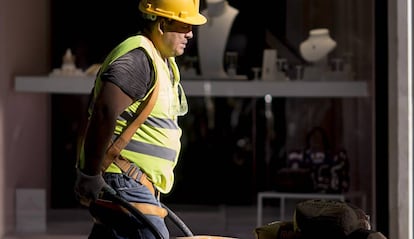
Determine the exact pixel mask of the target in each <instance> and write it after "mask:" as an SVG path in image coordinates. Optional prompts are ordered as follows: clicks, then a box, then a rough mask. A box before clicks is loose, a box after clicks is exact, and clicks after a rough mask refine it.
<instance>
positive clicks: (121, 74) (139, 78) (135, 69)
mask: <svg viewBox="0 0 414 239" xmlns="http://www.w3.org/2000/svg"><path fill="white" fill-rule="evenodd" d="M150 61H151V59H150V58H149V56H148V55H147V54H146V52H145V51H144V50H143V49H142V48H136V49H133V50H131V51H130V52H128V53H126V54H125V55H123V56H121V57H119V58H118V59H116V60H115V61H114V62H112V64H110V65H109V66H108V68H107V69H106V71H105V72H103V73H102V75H101V80H102V81H108V82H111V83H113V84H115V85H117V86H118V87H119V88H121V90H122V91H124V92H125V94H127V95H129V97H131V98H132V99H133V100H134V101H136V100H138V99H141V98H143V97H144V96H145V94H146V93H147V91H148V90H149V89H150V87H151V85H152V81H153V80H152V79H153V74H154V70H153V68H152V63H150Z"/></svg>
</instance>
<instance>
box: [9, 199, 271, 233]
mask: <svg viewBox="0 0 414 239" xmlns="http://www.w3.org/2000/svg"><path fill="white" fill-rule="evenodd" d="M168 207H169V208H170V209H171V210H172V211H173V212H174V213H175V214H176V215H177V216H178V217H179V218H180V219H181V220H182V221H183V222H184V223H185V224H186V226H187V227H188V228H189V229H190V230H191V231H192V232H193V234H194V235H210V236H222V237H234V238H239V239H254V238H255V235H254V229H255V228H256V223H257V222H256V220H257V211H256V205H252V206H227V205H218V206H205V205H168ZM277 212H278V208H275V207H270V208H269V207H268V208H265V210H264V217H263V222H264V223H266V222H271V221H273V220H274V219H275V218H277ZM167 222H168V225H169V228H170V232H171V237H176V236H184V234H183V233H182V232H181V231H180V230H179V229H178V227H176V226H175V225H174V224H173V223H172V222H171V221H167ZM47 223H48V226H47V228H48V229H47V233H46V234H47V235H45V236H44V237H42V236H41V235H38V236H37V237H36V235H32V236H31V237H25V236H24V235H20V236H19V235H17V236H12V237H8V239H12V238H13V239H14V238H30V239H35V238H36V239H37V238H48V239H49V238H50V239H52V238H53V239H55V238H56V239H58V238H59V239H86V238H87V235H88V233H89V230H90V228H91V223H92V218H91V217H90V216H89V214H88V212H87V211H86V210H84V209H71V210H52V211H50V212H48V222H47Z"/></svg>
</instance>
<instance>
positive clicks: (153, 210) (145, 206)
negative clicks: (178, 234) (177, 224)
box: [95, 155, 168, 221]
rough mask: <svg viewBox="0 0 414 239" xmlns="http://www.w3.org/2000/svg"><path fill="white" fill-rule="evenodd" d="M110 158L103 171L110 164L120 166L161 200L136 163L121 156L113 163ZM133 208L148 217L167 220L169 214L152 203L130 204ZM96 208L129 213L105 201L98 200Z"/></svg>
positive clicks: (105, 162)
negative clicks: (153, 216) (152, 216)
mask: <svg viewBox="0 0 414 239" xmlns="http://www.w3.org/2000/svg"><path fill="white" fill-rule="evenodd" d="M107 159H108V157H106V158H105V161H104V166H103V167H102V170H103V171H105V169H106V168H107V166H109V164H110V163H114V164H115V165H116V166H118V167H119V168H120V169H121V171H122V172H123V173H124V174H125V175H127V176H129V177H131V178H132V179H134V180H136V181H138V182H140V183H141V184H142V185H144V186H145V187H147V188H148V190H150V192H151V193H152V195H154V196H155V197H156V198H157V199H159V194H158V191H157V190H156V189H155V187H154V184H153V183H152V182H151V181H150V180H149V179H148V176H147V175H146V174H145V173H144V172H143V171H142V170H141V169H140V168H139V167H137V166H136V165H135V164H134V163H131V162H130V161H128V160H127V159H124V158H123V157H122V156H121V155H119V156H118V157H115V158H113V160H112V162H110V160H107ZM130 204H131V205H132V206H134V207H135V208H136V209H138V210H139V211H140V212H141V213H143V214H146V215H155V216H159V217H161V218H165V217H166V216H167V214H168V212H167V210H166V209H165V208H162V207H159V206H157V205H153V204H150V203H137V202H130ZM95 206H97V207H104V208H106V209H113V210H115V211H120V212H127V210H126V209H125V208H123V207H122V206H120V205H117V204H115V203H113V202H112V201H108V200H105V199H97V200H96V201H95ZM95 220H96V221H99V219H97V218H95Z"/></svg>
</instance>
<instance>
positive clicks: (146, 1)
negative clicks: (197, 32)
mask: <svg viewBox="0 0 414 239" xmlns="http://www.w3.org/2000/svg"><path fill="white" fill-rule="evenodd" d="M199 6H200V0H141V1H140V3H139V10H140V11H141V12H143V13H146V14H150V15H156V16H161V17H166V18H171V19H174V20H176V21H179V22H184V23H188V24H191V25H202V24H204V23H206V22H207V19H206V18H205V17H204V16H203V15H201V14H200V13H199Z"/></svg>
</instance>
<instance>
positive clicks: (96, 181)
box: [75, 169, 116, 207]
mask: <svg viewBox="0 0 414 239" xmlns="http://www.w3.org/2000/svg"><path fill="white" fill-rule="evenodd" d="M102 192H109V193H113V194H116V192H115V190H114V189H113V188H111V187H110V186H109V185H108V184H107V183H106V182H105V181H104V179H103V178H102V175H101V174H98V175H94V176H91V175H87V174H84V173H83V172H82V171H81V170H79V169H76V182H75V194H76V197H77V199H78V200H79V202H80V203H81V204H82V205H84V206H86V207H89V204H90V203H91V202H92V201H95V200H96V199H98V198H99V194H100V193H102Z"/></svg>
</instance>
